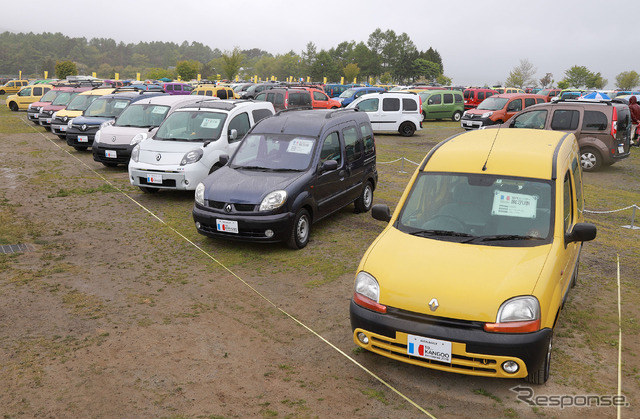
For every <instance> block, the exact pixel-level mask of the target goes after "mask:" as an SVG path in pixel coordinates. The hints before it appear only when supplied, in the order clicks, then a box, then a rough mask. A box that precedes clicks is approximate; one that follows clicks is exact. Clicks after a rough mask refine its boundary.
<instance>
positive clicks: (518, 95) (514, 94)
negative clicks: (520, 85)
mask: <svg viewBox="0 0 640 419" xmlns="http://www.w3.org/2000/svg"><path fill="white" fill-rule="evenodd" d="M491 97H492V98H493V97H496V98H500V97H504V98H507V99H511V98H514V97H537V98H540V99H544V98H545V96H544V95H539V94H537V93H499V94H497V95H493V96H491Z"/></svg>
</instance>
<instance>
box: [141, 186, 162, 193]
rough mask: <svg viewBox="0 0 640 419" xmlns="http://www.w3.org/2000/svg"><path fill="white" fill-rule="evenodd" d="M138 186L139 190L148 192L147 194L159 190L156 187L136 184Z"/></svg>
mask: <svg viewBox="0 0 640 419" xmlns="http://www.w3.org/2000/svg"><path fill="white" fill-rule="evenodd" d="M138 188H140V190H141V191H142V192H144V193H148V194H154V193H158V191H160V189H158V188H147V187H146V186H138Z"/></svg>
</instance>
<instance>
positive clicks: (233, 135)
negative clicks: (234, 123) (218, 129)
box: [229, 129, 238, 141]
mask: <svg viewBox="0 0 640 419" xmlns="http://www.w3.org/2000/svg"><path fill="white" fill-rule="evenodd" d="M236 138H238V130H236V129H232V130H231V132H230V133H229V139H230V140H232V141H233V140H235V139H236Z"/></svg>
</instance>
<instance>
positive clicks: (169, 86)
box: [164, 84, 173, 92]
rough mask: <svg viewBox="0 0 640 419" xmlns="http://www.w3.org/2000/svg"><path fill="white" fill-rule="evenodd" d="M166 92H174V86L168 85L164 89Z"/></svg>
mask: <svg viewBox="0 0 640 419" xmlns="http://www.w3.org/2000/svg"><path fill="white" fill-rule="evenodd" d="M164 90H165V91H167V92H173V84H167V85H166V86H165V87H164Z"/></svg>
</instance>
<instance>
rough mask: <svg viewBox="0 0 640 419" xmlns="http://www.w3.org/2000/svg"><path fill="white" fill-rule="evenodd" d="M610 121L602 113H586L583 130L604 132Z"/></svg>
mask: <svg viewBox="0 0 640 419" xmlns="http://www.w3.org/2000/svg"><path fill="white" fill-rule="evenodd" d="M607 125H609V121H608V120H607V116H606V115H605V114H603V113H602V112H600V111H584V120H583V121H582V129H583V130H585V131H604V130H606V129H607Z"/></svg>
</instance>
